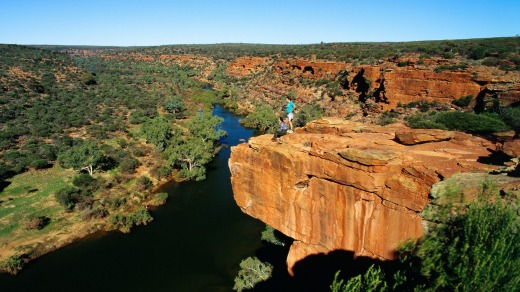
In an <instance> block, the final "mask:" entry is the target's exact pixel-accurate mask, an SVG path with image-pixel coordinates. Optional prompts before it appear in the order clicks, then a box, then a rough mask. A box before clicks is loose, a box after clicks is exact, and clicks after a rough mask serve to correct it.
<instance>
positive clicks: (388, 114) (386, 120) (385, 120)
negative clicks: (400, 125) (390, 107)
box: [377, 111, 399, 126]
mask: <svg viewBox="0 0 520 292" xmlns="http://www.w3.org/2000/svg"><path fill="white" fill-rule="evenodd" d="M398 116H399V114H398V113H396V112H392V111H385V112H383V113H382V114H381V115H380V116H379V119H378V120H377V124H378V125H380V126H385V125H389V124H392V123H395V118H397V117H398Z"/></svg>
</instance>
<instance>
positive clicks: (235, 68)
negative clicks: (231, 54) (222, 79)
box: [226, 57, 269, 76]
mask: <svg viewBox="0 0 520 292" xmlns="http://www.w3.org/2000/svg"><path fill="white" fill-rule="evenodd" d="M268 64H269V59H268V58H261V57H239V58H236V59H235V60H234V61H233V62H231V63H229V65H228V68H227V70H226V72H227V73H228V74H230V75H233V76H245V75H248V74H251V73H256V72H262V71H264V70H265V68H266V66H267V65H268Z"/></svg>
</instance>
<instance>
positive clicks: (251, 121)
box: [240, 105, 278, 132]
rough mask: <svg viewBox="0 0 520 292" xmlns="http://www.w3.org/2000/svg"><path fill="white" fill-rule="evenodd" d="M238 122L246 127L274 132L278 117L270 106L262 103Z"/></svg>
mask: <svg viewBox="0 0 520 292" xmlns="http://www.w3.org/2000/svg"><path fill="white" fill-rule="evenodd" d="M240 122H241V123H242V125H244V126H245V127H248V128H255V129H259V130H260V131H262V132H268V131H271V132H274V131H275V130H276V127H277V126H278V117H277V116H276V114H275V112H274V110H273V109H272V108H271V107H269V106H266V105H262V106H259V107H257V108H255V109H254V110H253V111H252V112H251V113H250V114H249V115H247V117H245V118H244V119H243V120H241V121H240Z"/></svg>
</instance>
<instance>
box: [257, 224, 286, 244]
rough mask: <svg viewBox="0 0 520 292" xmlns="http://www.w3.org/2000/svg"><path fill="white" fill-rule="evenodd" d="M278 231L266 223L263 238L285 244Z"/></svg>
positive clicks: (273, 242)
mask: <svg viewBox="0 0 520 292" xmlns="http://www.w3.org/2000/svg"><path fill="white" fill-rule="evenodd" d="M276 233H277V231H276V230H275V229H274V228H273V227H271V226H269V225H266V226H265V230H264V231H262V237H261V238H262V240H264V241H267V242H269V243H271V244H274V245H281V246H284V245H285V242H284V241H283V240H282V239H281V238H280V236H277V235H276Z"/></svg>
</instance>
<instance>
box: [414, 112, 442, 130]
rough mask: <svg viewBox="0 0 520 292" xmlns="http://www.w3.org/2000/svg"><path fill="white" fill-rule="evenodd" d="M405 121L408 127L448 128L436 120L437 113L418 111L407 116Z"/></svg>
mask: <svg viewBox="0 0 520 292" xmlns="http://www.w3.org/2000/svg"><path fill="white" fill-rule="evenodd" d="M405 123H406V125H407V126H408V127H410V128H413V129H442V130H447V128H446V127H445V126H444V125H443V124H440V123H437V122H436V121H435V114H423V113H417V114H415V115H411V116H408V117H406V118H405Z"/></svg>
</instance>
